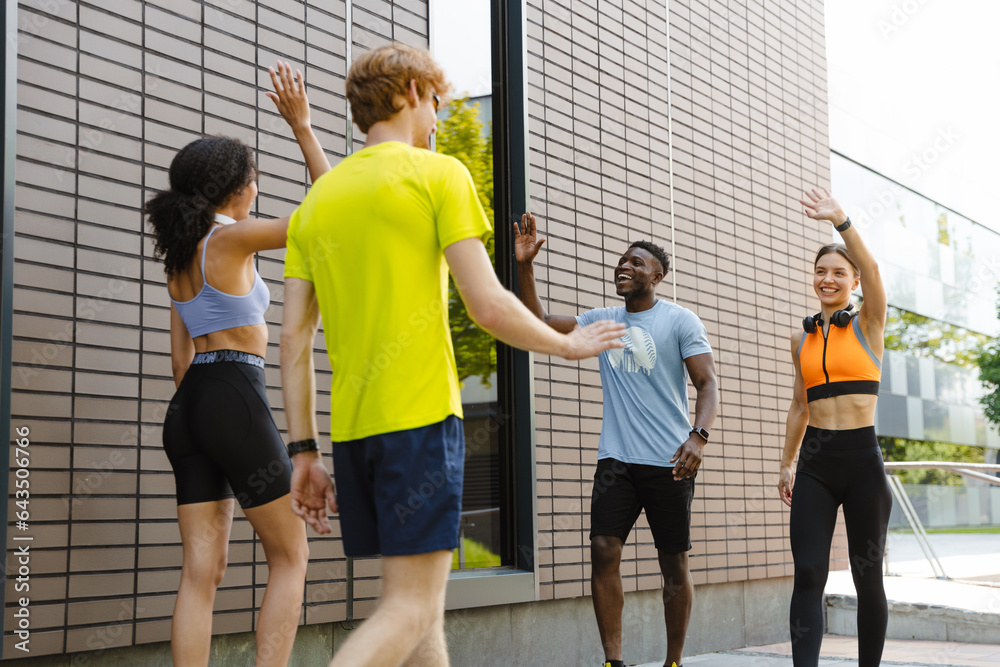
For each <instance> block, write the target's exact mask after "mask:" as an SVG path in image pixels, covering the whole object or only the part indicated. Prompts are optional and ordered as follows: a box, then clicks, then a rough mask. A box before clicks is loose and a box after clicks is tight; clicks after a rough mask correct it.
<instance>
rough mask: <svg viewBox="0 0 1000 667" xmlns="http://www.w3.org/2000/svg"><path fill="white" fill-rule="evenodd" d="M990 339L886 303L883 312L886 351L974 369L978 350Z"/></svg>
mask: <svg viewBox="0 0 1000 667" xmlns="http://www.w3.org/2000/svg"><path fill="white" fill-rule="evenodd" d="M989 341H990V337H989V336H985V335H983V334H980V333H976V332H974V331H969V330H968V329H963V328H962V327H957V326H955V325H953V324H948V323H947V322H942V321H940V320H933V319H931V318H929V317H924V316H923V315H917V314H916V313H911V312H910V311H908V310H903V309H901V308H896V307H895V306H889V309H888V312H887V313H886V321H885V349H887V350H899V351H901V352H905V353H907V354H910V355H913V356H915V357H932V358H934V359H939V360H940V361H943V362H945V363H948V364H956V365H958V366H962V367H963V368H968V369H970V370H971V369H974V368H976V365H977V357H978V356H979V350H980V349H981V348H982V347H983V346H984V345H986V344H987V343H988V342H989Z"/></svg>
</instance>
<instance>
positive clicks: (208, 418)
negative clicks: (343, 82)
mask: <svg viewBox="0 0 1000 667" xmlns="http://www.w3.org/2000/svg"><path fill="white" fill-rule="evenodd" d="M270 72H271V79H272V82H273V83H274V86H275V90H276V93H270V92H269V93H267V94H268V96H269V97H270V98H271V99H272V100H273V101H274V102H275V104H276V105H277V107H278V110H279V112H280V113H281V115H282V117H284V119H285V120H286V121H287V122H288V124H289V125H290V126H291V127H292V130H293V132H294V134H295V137H296V140H297V141H298V143H299V146H300V148H301V149H302V152H303V155H304V156H305V160H306V164H307V166H308V167H309V174H310V177H311V178H312V179H313V180H315V179H316V178H318V177H319V176H320V175H322V174H323V173H325V172H326V171H328V170H329V169H330V165H329V163H328V162H327V160H326V156H325V155H324V154H323V149H322V148H321V147H320V145H319V141H318V140H317V139H316V136H315V134H313V132H312V129H311V125H310V118H309V102H308V99H307V97H306V93H305V86H304V83H303V81H302V74H301V72H297V77H293V76H292V72H291V67H290V66H289V65H288V64H287V63H285V64H283V63H280V62H279V63H278V68H277V72H275V70H274V69H271V70H270ZM257 175H258V170H257V165H256V163H255V162H254V158H253V154H252V152H251V150H250V148H249V147H248V146H246V145H245V144H243V143H241V142H240V141H239V140H237V139H231V138H228V137H205V138H202V139H198V140H196V141H193V142H191V143H190V144H188V145H187V146H185V147H184V148H182V149H181V150H180V151H179V152H178V153H177V155H176V156H175V157H174V159H173V161H172V162H171V164H170V189H169V190H167V191H165V192H161V193H159V194H157V195H156V196H154V197H153V198H152V199H150V201H149V202H148V203H147V204H146V207H145V212H146V214H147V215H148V216H149V221H150V223H151V225H152V227H153V234H154V237H155V243H156V254H157V256H159V257H162V258H163V260H164V265H165V270H166V274H167V291H168V292H169V295H170V301H171V307H170V353H171V361H172V365H173V374H174V382H175V383H176V385H177V392H176V394H175V395H174V397H173V400H172V401H171V403H170V408H169V410H168V412H167V417H166V420H165V422H164V425H163V444H164V449H165V450H166V453H167V457H168V458H169V460H170V464H171V467H172V468H173V471H174V478H175V481H176V484H177V521H178V525H179V527H180V533H181V543H182V547H183V565H182V568H181V581H180V586H179V588H178V590H177V601H176V604H175V606H174V615H173V625H172V628H171V651H172V653H173V659H174V664H175V665H183V666H185V667H189V666H191V665H207V664H208V658H209V649H210V646H211V634H212V606H213V603H214V601H215V592H216V589H217V587H218V585H219V583H220V582H221V581H222V576H223V574H224V572H225V570H226V564H227V553H228V546H229V533H230V530H231V528H232V522H233V511H234V499H235V500H236V501H238V502H239V503H240V507H242V509H243V513H244V514H245V515H246V517H247V519H249V520H250V524H251V525H252V526H253V529H254V531H256V533H257V535H258V536H259V537H260V541H261V544H262V546H263V547H264V553H265V555H266V557H267V564H268V581H267V590H266V591H265V593H264V599H263V602H262V603H261V608H260V616H259V618H258V621H257V658H256V662H255V664H256V666H257V667H262V666H264V665H286V664H287V662H288V657H289V654H290V653H291V650H292V643H293V641H294V639H295V631H296V627H297V626H298V618H299V613H300V610H301V606H302V595H303V587H304V584H305V575H306V565H307V562H308V558H309V550H308V547H307V545H306V534H305V525H304V524H303V523H302V522H301V521H299V520H297V519H296V517H295V515H294V514H293V513H292V508H291V501H290V500H289V498H288V494H289V489H290V480H291V463H290V461H289V458H288V454H287V453H286V451H285V448H284V445H283V443H282V440H281V435H280V434H279V433H278V429H277V427H276V426H275V423H274V420H273V418H272V416H271V408H270V405H269V403H268V400H267V394H266V388H265V382H264V355H265V354H266V351H267V324H266V323H265V321H264V312H265V311H266V310H267V308H268V306H269V305H270V294H269V292H268V289H267V286H266V285H265V284H264V281H263V280H262V279H261V277H260V274H258V273H257V270H256V268H255V265H254V254H255V253H257V252H258V251H261V250H271V249H277V248H283V247H284V246H285V234H286V230H287V228H288V218H281V219H277V220H264V219H248V218H249V215H250V208H251V206H252V205H253V201H254V199H255V198H256V196H257ZM237 221H240V222H237Z"/></svg>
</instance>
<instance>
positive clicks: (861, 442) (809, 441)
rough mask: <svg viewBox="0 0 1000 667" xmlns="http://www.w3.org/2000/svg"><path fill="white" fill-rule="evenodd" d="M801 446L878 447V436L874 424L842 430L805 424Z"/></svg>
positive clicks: (811, 448) (827, 448) (833, 448)
mask: <svg viewBox="0 0 1000 667" xmlns="http://www.w3.org/2000/svg"><path fill="white" fill-rule="evenodd" d="M802 447H803V448H806V447H808V448H809V449H810V450H816V449H820V448H821V449H825V450H827V451H830V450H844V449H868V448H870V447H878V438H877V437H876V436H875V427H874V426H863V427H861V428H851V429H846V430H843V431H838V430H834V429H826V428H816V427H815V426H807V427H806V434H805V436H803V438H802Z"/></svg>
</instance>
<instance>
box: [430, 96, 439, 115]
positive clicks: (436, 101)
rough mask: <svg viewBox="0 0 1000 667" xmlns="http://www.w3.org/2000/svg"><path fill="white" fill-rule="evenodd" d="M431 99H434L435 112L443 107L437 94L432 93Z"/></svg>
mask: <svg viewBox="0 0 1000 667" xmlns="http://www.w3.org/2000/svg"><path fill="white" fill-rule="evenodd" d="M431 97H432V98H434V111H435V112H436V111H437V110H438V109H439V108H440V107H441V98H440V97H438V94H437V93H431Z"/></svg>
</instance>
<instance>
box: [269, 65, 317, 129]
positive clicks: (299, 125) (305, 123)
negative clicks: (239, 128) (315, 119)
mask: <svg viewBox="0 0 1000 667" xmlns="http://www.w3.org/2000/svg"><path fill="white" fill-rule="evenodd" d="M267 71H268V72H269V73H270V74H271V84H272V85H273V86H274V92H273V93H272V92H271V91H267V92H265V93H264V94H265V95H267V96H268V97H269V98H271V101H272V102H274V106H276V107H278V113H280V114H281V117H282V118H284V119H285V122H286V123H288V124H289V125H290V126H291V128H292V129H293V130H301V129H305V128H308V127H309V126H310V118H309V98H308V97H307V96H306V83H305V81H304V80H303V78H302V71H301V70H295V76H294V77H293V76H292V66H291V65H290V64H289V63H283V62H281V61H280V60H279V61H278V71H277V72H275V70H274V68H273V67H268V68H267Z"/></svg>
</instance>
